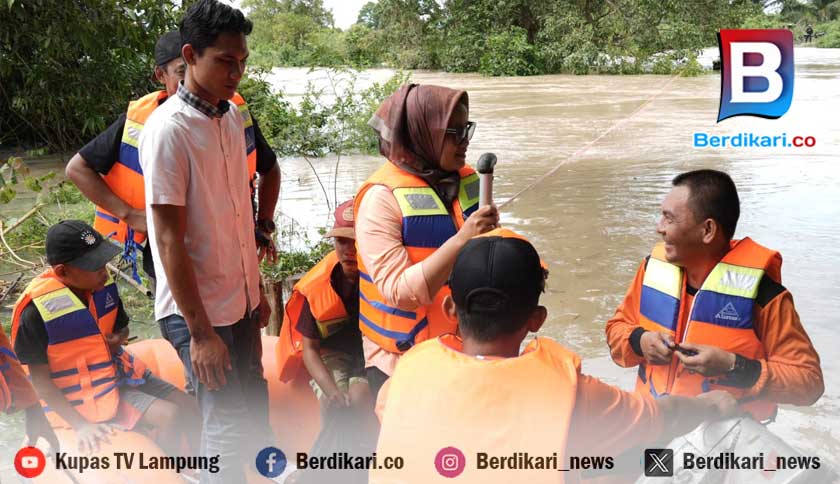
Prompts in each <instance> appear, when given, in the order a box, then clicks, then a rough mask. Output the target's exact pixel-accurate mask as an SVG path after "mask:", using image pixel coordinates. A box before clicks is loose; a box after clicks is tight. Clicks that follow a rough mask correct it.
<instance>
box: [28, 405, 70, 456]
mask: <svg viewBox="0 0 840 484" xmlns="http://www.w3.org/2000/svg"><path fill="white" fill-rule="evenodd" d="M25 413H26V438H27V440H28V441H29V445H31V446H33V447H34V446H35V444H37V443H38V438H39V437H43V438H44V439H45V440H46V441H47V442H49V444H50V453H51V454H52V455H56V454H58V453H59V452H61V449H60V447H59V444H58V437H56V436H55V431H53V429H52V426H51V425H50V422H49V421H48V420H47V417H46V416H45V415H44V409H43V408H41V404H40V403H36V404H35V405H32V406H31V407H29V408H27V409H26V412H25Z"/></svg>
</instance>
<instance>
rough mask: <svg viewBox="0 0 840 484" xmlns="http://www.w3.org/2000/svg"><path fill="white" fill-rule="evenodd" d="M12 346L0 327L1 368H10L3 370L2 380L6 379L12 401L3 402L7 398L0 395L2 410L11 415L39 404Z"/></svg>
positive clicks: (0, 408) (0, 407)
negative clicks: (6, 366)
mask: <svg viewBox="0 0 840 484" xmlns="http://www.w3.org/2000/svg"><path fill="white" fill-rule="evenodd" d="M12 355H14V352H13V351H12V345H11V344H10V343H9V338H7V337H6V333H5V332H4V331H3V328H2V327H0V366H5V365H6V364H8V365H9V367H8V368H7V369H5V370H3V375H2V378H4V379H5V383H6V387H7V388H8V389H9V396H8V398H10V400H11V401H8V402H5V401H3V400H4V399H5V398H6V397H5V396H3V395H0V410H2V409H6V411H7V412H9V413H11V412H14V411H17V410H23V409H25V408H29V407H31V406H32V405H35V404H36V403H38V394H37V393H35V389H34V388H32V384H31V383H30V382H29V380H27V379H26V373H24V372H23V367H21V366H20V362H18V360H17V358H16V357H13V356H12Z"/></svg>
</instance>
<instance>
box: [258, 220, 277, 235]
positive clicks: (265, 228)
mask: <svg viewBox="0 0 840 484" xmlns="http://www.w3.org/2000/svg"><path fill="white" fill-rule="evenodd" d="M257 228H258V229H259V230H260V231H261V232H263V233H266V234H273V233H274V231H275V230H277V225H275V224H274V220H271V219H270V218H261V219H259V220H257Z"/></svg>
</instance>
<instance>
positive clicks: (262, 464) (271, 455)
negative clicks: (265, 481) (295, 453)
mask: <svg viewBox="0 0 840 484" xmlns="http://www.w3.org/2000/svg"><path fill="white" fill-rule="evenodd" d="M256 464H257V471H259V473H260V474H262V475H263V476H265V477H268V478H269V479H271V478H274V477H277V476H279V475H280V474H282V473H283V471H284V470H286V454H284V453H283V451H282V450H280V449H278V448H277V447H266V448H265V449H263V450H261V451H260V453H259V454H257V462H256Z"/></svg>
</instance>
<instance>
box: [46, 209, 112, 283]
mask: <svg viewBox="0 0 840 484" xmlns="http://www.w3.org/2000/svg"><path fill="white" fill-rule="evenodd" d="M46 251H47V262H48V263H49V264H50V265H56V264H68V265H71V266H73V267H77V268H79V269H82V270H84V271H90V272H94V271H98V270H99V269H102V268H103V267H105V264H107V263H108V262H109V261H110V260H111V259H113V258H114V257H115V256H116V255H117V254H119V253H120V248H119V247H117V246H116V245H114V244H112V243H110V242H108V241H107V240H105V239H103V238H102V236H101V235H100V234H99V232H97V231H96V230H94V228H93V227H91V226H90V225H88V224H86V223H84V222H82V221H81V220H62V221H61V222H59V223H57V224H55V225H53V226H52V227H50V229H49V230H48V231H47V241H46Z"/></svg>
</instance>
